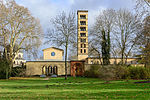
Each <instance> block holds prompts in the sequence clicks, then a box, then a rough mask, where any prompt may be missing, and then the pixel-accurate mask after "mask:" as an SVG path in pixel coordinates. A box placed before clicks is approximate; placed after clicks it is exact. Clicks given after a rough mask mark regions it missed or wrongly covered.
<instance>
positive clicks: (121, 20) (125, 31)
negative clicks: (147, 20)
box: [114, 9, 141, 64]
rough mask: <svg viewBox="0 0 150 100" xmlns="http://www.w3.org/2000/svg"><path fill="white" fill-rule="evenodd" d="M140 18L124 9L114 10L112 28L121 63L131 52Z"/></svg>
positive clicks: (138, 29)
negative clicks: (113, 25)
mask: <svg viewBox="0 0 150 100" xmlns="http://www.w3.org/2000/svg"><path fill="white" fill-rule="evenodd" d="M140 27H141V23H140V20H139V19H138V18H137V17H136V15H134V14H133V13H131V12H130V11H128V10H126V9H120V10H119V11H117V12H116V21H115V28H114V39H115V40H116V41H115V42H114V43H115V44H116V45H117V47H118V48H119V49H120V54H121V64H124V62H125V58H126V59H127V58H128V57H129V55H130V54H131V52H132V50H133V48H134V47H135V44H136V42H137V40H138V38H139V35H137V34H138V33H139V32H140Z"/></svg>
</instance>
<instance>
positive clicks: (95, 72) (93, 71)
mask: <svg viewBox="0 0 150 100" xmlns="http://www.w3.org/2000/svg"><path fill="white" fill-rule="evenodd" d="M100 67H101V66H100V65H92V66H90V70H87V71H85V72H84V76H85V77H93V78H98V77H99V69H100Z"/></svg>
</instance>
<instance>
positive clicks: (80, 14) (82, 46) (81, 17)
mask: <svg viewBox="0 0 150 100" xmlns="http://www.w3.org/2000/svg"><path fill="white" fill-rule="evenodd" d="M77 18H78V21H77V27H78V35H77V36H78V38H77V50H78V52H77V56H78V60H84V59H86V58H87V57H88V11H87V10H78V11H77Z"/></svg>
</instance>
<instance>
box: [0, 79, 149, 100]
mask: <svg viewBox="0 0 150 100" xmlns="http://www.w3.org/2000/svg"><path fill="white" fill-rule="evenodd" d="M138 81H139V80H138ZM134 82H137V80H130V81H128V82H126V81H112V82H111V83H109V84H104V81H100V80H99V79H95V78H79V77H78V78H72V77H69V78H68V80H65V79H64V78H60V77H59V78H51V79H49V80H44V79H43V78H35V79H34V78H33V79H22V80H19V79H18V80H0V100H3V99H4V100H22V99H27V100H33V99H35V100H45V99H46V100H54V99H97V100H106V99H109V100H112V99H120V100H122V99H126V100H129V99H131V100H135V99H136V100H150V83H138V84H135V83H134Z"/></svg>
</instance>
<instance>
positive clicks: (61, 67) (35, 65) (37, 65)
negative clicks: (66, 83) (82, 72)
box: [26, 61, 70, 76]
mask: <svg viewBox="0 0 150 100" xmlns="http://www.w3.org/2000/svg"><path fill="white" fill-rule="evenodd" d="M67 65H68V69H67V72H68V75H70V62H68V63H67ZM43 66H52V67H53V66H57V69H58V72H57V73H58V75H65V62H64V61H31V62H27V63H26V75H27V76H31V75H42V67H43Z"/></svg>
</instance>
